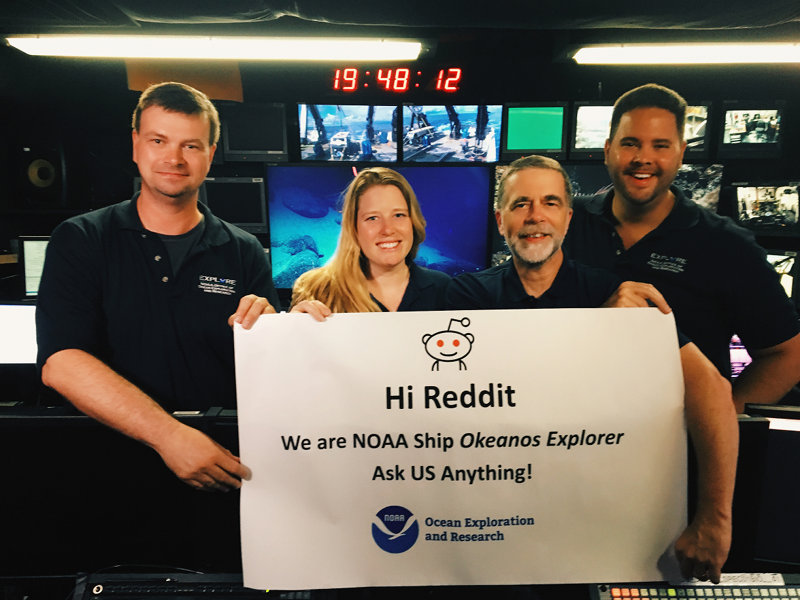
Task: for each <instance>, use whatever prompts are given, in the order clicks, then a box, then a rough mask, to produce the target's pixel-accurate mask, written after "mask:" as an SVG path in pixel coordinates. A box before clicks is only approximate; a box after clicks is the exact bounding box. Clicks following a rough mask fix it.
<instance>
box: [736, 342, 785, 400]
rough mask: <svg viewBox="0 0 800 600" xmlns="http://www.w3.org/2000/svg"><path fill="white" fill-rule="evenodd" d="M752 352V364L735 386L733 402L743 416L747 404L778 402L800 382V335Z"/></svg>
mask: <svg viewBox="0 0 800 600" xmlns="http://www.w3.org/2000/svg"><path fill="white" fill-rule="evenodd" d="M749 352H750V356H751V357H752V359H753V362H752V363H750V365H748V366H747V368H746V369H745V370H744V371H742V372H741V374H740V375H739V377H737V378H736V382H735V383H734V385H733V401H734V404H735V405H736V412H740V413H741V412H744V405H745V403H747V402H751V403H754V404H774V403H775V402H778V401H779V400H780V399H781V398H783V397H784V396H785V395H786V394H787V393H788V392H789V390H790V389H792V387H793V386H794V385H796V384H797V383H798V382H799V381H800V333H798V334H797V335H795V336H794V337H792V338H789V339H788V340H786V341H785V342H783V343H780V344H778V345H776V346H771V347H769V348H762V349H760V350H749Z"/></svg>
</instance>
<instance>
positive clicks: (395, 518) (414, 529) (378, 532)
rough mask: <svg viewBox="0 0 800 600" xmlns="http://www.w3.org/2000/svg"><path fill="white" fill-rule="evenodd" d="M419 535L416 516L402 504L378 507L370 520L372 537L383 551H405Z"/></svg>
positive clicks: (394, 552)
mask: <svg viewBox="0 0 800 600" xmlns="http://www.w3.org/2000/svg"><path fill="white" fill-rule="evenodd" d="M418 537H419V523H418V522H417V518H416V517H415V516H414V515H413V514H411V511H409V510H408V509H407V508H403V507H402V506H387V507H386V508H382V509H380V510H379V511H378V512H377V514H376V515H375V519H374V520H373V521H372V539H374V540H375V543H376V544H378V547H379V548H380V549H381V550H384V551H385V552H390V553H392V554H400V553H401V552H405V551H406V550H408V549H409V548H411V546H413V545H414V543H415V542H416V541H417V538H418Z"/></svg>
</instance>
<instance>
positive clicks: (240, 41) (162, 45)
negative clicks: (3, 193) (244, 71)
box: [7, 35, 422, 62]
mask: <svg viewBox="0 0 800 600" xmlns="http://www.w3.org/2000/svg"><path fill="white" fill-rule="evenodd" d="M7 40H8V43H9V44H10V45H11V46H14V47H15V48H17V49H19V50H21V51H22V52H25V53H26V54H32V55H35V56H71V57H87V58H178V59H195V60H196V59H209V60H294V61H304V60H305V61H312V60H326V61H355V60H357V61H359V62H365V61H372V60H375V61H385V60H415V59H416V58H417V57H418V56H419V53H420V51H421V50H422V44H421V43H420V42H412V41H397V40H380V39H376V40H370V39H346V38H258V37H200V36H145V35H38V36H21V37H9V38H7Z"/></svg>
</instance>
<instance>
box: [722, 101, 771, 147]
mask: <svg viewBox="0 0 800 600" xmlns="http://www.w3.org/2000/svg"><path fill="white" fill-rule="evenodd" d="M783 107H784V103H783V102H782V101H774V102H733V101H728V102H725V103H724V105H723V111H722V127H721V128H720V130H721V131H720V142H719V148H718V150H717V155H718V156H719V157H720V158H776V157H778V156H780V153H781V143H782V140H781V138H782V131H781V121H782V119H783Z"/></svg>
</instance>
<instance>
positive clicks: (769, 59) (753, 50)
mask: <svg viewBox="0 0 800 600" xmlns="http://www.w3.org/2000/svg"><path fill="white" fill-rule="evenodd" d="M573 59H574V60H575V62H577V63H578V64H582V65H637V64H639V65H688V64H698V65H699V64H744V63H756V64H759V63H761V64H763V63H796V62H800V44H789V43H786V44H617V45H608V46H590V47H586V48H581V49H580V50H578V51H577V52H576V53H575V54H574V55H573Z"/></svg>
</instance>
